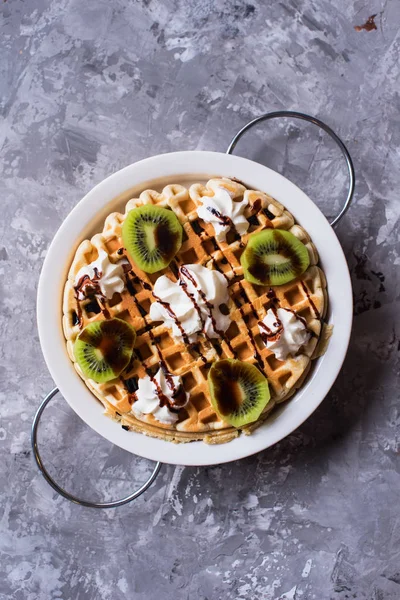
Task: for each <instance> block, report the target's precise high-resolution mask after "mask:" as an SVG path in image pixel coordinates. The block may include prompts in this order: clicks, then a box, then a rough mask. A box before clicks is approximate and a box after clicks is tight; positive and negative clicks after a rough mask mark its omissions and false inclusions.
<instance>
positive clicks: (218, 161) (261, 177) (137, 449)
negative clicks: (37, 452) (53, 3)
mask: <svg viewBox="0 0 400 600" xmlns="http://www.w3.org/2000/svg"><path fill="white" fill-rule="evenodd" d="M217 175H219V176H227V177H237V178H238V179H241V180H242V181H244V182H245V183H246V184H247V185H248V186H249V187H251V188H253V189H259V190H262V191H265V192H267V193H268V194H270V195H271V196H273V197H274V198H276V199H277V200H279V201H280V202H282V204H283V205H284V206H285V207H286V208H287V209H288V210H289V211H290V212H291V213H292V214H293V215H294V217H295V218H296V220H297V222H298V223H300V224H301V225H302V226H303V227H304V228H305V229H306V231H307V232H308V233H309V234H310V236H311V238H312V240H313V242H314V244H315V245H316V247H317V249H318V252H319V254H320V259H321V265H322V268H323V270H324V272H325V275H326V277H327V281H328V293H329V303H330V304H329V306H330V308H329V317H328V320H329V323H332V324H333V325H334V332H333V336H332V338H331V340H330V343H329V346H328V350H327V352H326V354H325V355H324V356H323V357H322V358H320V359H318V360H317V361H315V363H314V364H313V367H312V370H311V375H310V376H309V378H308V379H307V382H306V384H305V385H304V386H303V387H302V388H301V389H300V390H299V391H298V392H297V393H296V394H295V396H294V397H293V398H292V399H290V400H289V401H288V402H287V403H286V404H283V406H282V407H280V408H279V409H278V410H276V411H274V412H273V415H272V417H271V418H270V419H269V420H268V421H267V422H266V423H265V424H264V425H262V426H261V427H260V428H259V429H257V430H256V431H255V432H254V433H253V434H252V435H251V436H244V435H241V436H239V437H238V438H237V439H235V440H233V441H232V442H229V443H227V444H221V445H216V446H208V445H207V444H205V443H204V442H191V443H189V444H173V443H171V442H164V441H162V440H158V439H153V438H150V437H147V436H144V435H142V434H139V433H134V432H130V431H124V430H123V429H122V428H121V426H120V425H118V424H117V423H115V422H113V421H112V420H111V419H109V418H108V417H106V416H104V415H103V411H102V406H101V404H100V403H99V402H98V401H97V400H96V398H95V397H94V396H93V395H92V394H91V392H90V391H89V390H88V388H87V387H86V385H85V384H84V383H83V381H82V380H81V379H80V377H79V376H78V375H77V373H76V372H75V369H74V368H73V365H72V363H71V361H70V359H69V358H68V355H67V352H66V347H65V340H64V336H63V332H62V326H61V320H62V292H63V287H64V283H65V279H66V275H67V270H68V268H69V264H70V261H71V259H72V257H73V255H74V252H75V250H76V247H77V245H78V244H79V243H80V242H81V241H82V240H83V239H85V238H87V237H88V236H91V235H93V234H94V233H96V232H98V231H101V230H102V225H103V223H102V222H103V221H104V218H105V217H106V216H107V214H109V213H110V212H112V211H113V210H116V209H119V208H121V207H122V206H123V205H124V202H125V201H126V200H127V199H128V198H129V197H130V194H129V192H128V193H127V191H128V190H133V189H135V191H136V192H137V191H138V190H142V189H146V188H149V187H152V182H153V187H155V188H156V189H157V187H160V185H159V184H160V181H161V180H163V183H166V182H168V183H172V182H173V181H175V182H176V183H180V182H185V181H188V180H192V181H196V180H198V181H201V180H206V179H207V178H208V177H211V176H217ZM156 180H158V181H156ZM37 318H38V329H39V336H40V343H41V346H42V350H43V354H44V357H45V360H46V363H47V366H48V368H49V371H50V373H51V375H52V377H53V379H54V381H55V383H56V385H57V387H58V388H59V390H60V392H61V394H62V395H63V396H64V398H65V399H66V400H67V402H68V403H69V405H70V406H71V407H72V408H73V410H74V411H75V412H76V413H77V414H78V415H79V416H80V417H81V418H82V419H83V420H84V421H85V422H86V423H87V424H88V425H90V427H92V428H93V429H94V430H95V431H97V432H98V433H99V434H100V435H102V436H103V437H105V438H107V439H108V440H109V441H110V442H113V443H114V444H116V445H117V446H120V447H121V448H124V449H125V450H128V451H129V452H133V453H134V454H137V455H139V456H143V457H145V458H149V459H152V460H158V461H161V462H164V463H172V464H180V465H212V464H218V463H224V462H229V461H232V460H237V459H240V458H243V457H245V456H249V455H251V454H254V453H256V452H259V451H260V450H264V449H265V448H268V447H269V446H272V445H273V444H275V443H276V442H278V441H279V440H281V439H282V438H284V437H285V436H287V435H288V434H289V433H291V432H292V431H294V430H295V429H296V428H297V427H298V426H299V425H301V423H303V421H305V420H306V419H307V418H308V417H309V416H310V415H311V413H312V412H314V410H315V409H316V408H317V406H318V405H319V404H320V403H321V402H322V400H323V399H324V397H325V396H326V394H327V393H328V391H329V389H330V388H331V386H332V384H333V382H334V381H335V379H336V377H337V375H338V373H339V370H340V368H341V366H342V363H343V360H344V357H345V355H346V351H347V346H348V343H349V338H350V331H351V324H352V291H351V283H350V276H349V272H348V268H347V263H346V259H345V257H344V254H343V251H342V248H341V246H340V244H339V241H338V239H337V237H336V235H335V233H334V231H333V229H332V227H331V226H330V225H329V223H328V221H327V220H326V218H325V217H324V216H323V214H322V213H321V211H320V210H319V209H318V208H317V206H316V205H315V204H314V203H313V202H312V201H311V200H310V199H309V198H308V196H306V194H304V193H303V192H302V191H301V190H300V189H299V188H298V187H296V186H295V185H294V184H293V183H291V182H290V181H288V180H287V179H285V178H284V177H282V176H281V175H279V174H278V173H275V172H274V171H271V170H270V169H268V168H267V167H264V166H262V165H260V164H258V163H255V162H253V161H250V160H247V159H245V158H241V157H238V156H232V155H227V154H220V153H216V152H176V153H171V154H163V155H159V156H154V157H152V158H148V159H145V160H142V161H140V162H137V163H135V164H133V165H129V166H128V167H126V168H125V169H122V170H121V171H118V172H117V173H115V174H114V175H111V176H110V177H108V178H107V179H105V180H104V181H102V182H101V183H99V184H98V185H97V186H96V187H95V188H93V189H92V190H91V191H90V192H89V193H88V194H87V195H86V196H85V197H84V198H83V199H82V200H81V201H80V202H79V203H78V204H77V206H76V207H75V208H74V209H73V210H72V212H71V213H70V214H69V215H68V217H67V218H66V219H65V221H64V223H63V224H62V225H61V227H60V229H59V230H58V232H57V234H56V236H55V238H54V240H53V242H52V243H51V245H50V248H49V250H48V252H47V256H46V259H45V261H44V265H43V269H42V273H41V276H40V281H39V289H38V306H37Z"/></svg>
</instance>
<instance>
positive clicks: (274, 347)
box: [258, 308, 310, 360]
mask: <svg viewBox="0 0 400 600" xmlns="http://www.w3.org/2000/svg"><path fill="white" fill-rule="evenodd" d="M258 328H259V331H260V334H261V338H262V340H263V342H264V344H265V345H266V346H267V348H268V349H269V350H271V351H272V352H273V353H274V354H275V356H276V358H277V359H278V360H286V358H287V357H288V355H289V354H291V355H292V356H294V355H295V354H296V352H298V351H299V349H300V348H301V346H302V345H303V344H305V343H306V342H308V340H309V339H310V332H309V331H308V330H307V327H306V322H305V321H304V319H302V318H301V317H299V316H298V315H296V314H294V313H293V312H292V311H290V310H287V309H286V308H278V309H274V310H273V309H271V308H270V309H269V310H268V311H267V314H266V315H265V317H264V319H263V320H262V321H260V323H259V324H258Z"/></svg>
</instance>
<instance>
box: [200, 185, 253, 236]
mask: <svg viewBox="0 0 400 600" xmlns="http://www.w3.org/2000/svg"><path fill="white" fill-rule="evenodd" d="M200 201H201V203H202V205H201V206H198V207H197V214H198V216H199V217H200V218H201V219H203V221H205V222H206V223H212V225H213V227H214V231H215V239H216V240H217V241H218V242H225V241H226V234H227V233H228V231H229V230H230V229H231V227H232V225H233V227H234V228H235V229H236V231H237V232H238V234H239V235H243V234H245V233H246V231H247V230H248V228H249V222H248V220H247V219H246V217H245V216H244V214H243V212H244V209H245V208H246V206H247V200H244V199H243V200H241V201H240V202H235V201H234V199H233V195H232V194H231V193H229V192H228V190H226V189H225V188H223V187H215V188H214V195H213V196H203V197H202V198H201V199H200Z"/></svg>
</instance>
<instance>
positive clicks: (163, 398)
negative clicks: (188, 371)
mask: <svg viewBox="0 0 400 600" xmlns="http://www.w3.org/2000/svg"><path fill="white" fill-rule="evenodd" d="M167 376H168V377H167ZM181 383H182V382H181V378H180V377H177V376H175V375H171V374H169V373H168V374H167V375H166V374H165V373H164V371H163V370H162V369H159V370H158V371H157V373H156V374H155V375H154V377H149V376H148V375H146V377H143V379H139V382H138V386H139V387H138V389H137V391H136V398H137V400H136V401H135V402H134V403H133V405H132V412H133V413H134V414H135V415H136V416H137V417H139V418H140V417H141V416H143V415H149V414H152V415H153V416H154V418H155V419H157V421H159V422H160V423H166V424H168V425H173V424H174V423H176V422H177V420H178V414H177V410H179V409H180V408H182V407H183V406H185V404H186V403H187V400H188V396H187V393H186V392H185V391H184V390H183V388H182V386H181ZM178 391H180V393H179V398H180V402H179V406H178V405H177V406H176V408H175V410H174V411H173V410H171V407H174V404H175V397H174V396H176V393H177V392H178ZM182 394H184V402H182V398H181V396H182Z"/></svg>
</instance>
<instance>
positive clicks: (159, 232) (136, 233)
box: [122, 204, 182, 273]
mask: <svg viewBox="0 0 400 600" xmlns="http://www.w3.org/2000/svg"><path fill="white" fill-rule="evenodd" d="M122 240H123V242H124V246H125V248H126V249H127V251H128V254H129V255H130V257H131V258H132V260H133V262H134V263H135V264H136V265H137V266H138V267H139V269H142V271H144V272H145V273H157V271H161V270H162V269H165V268H166V267H168V265H169V263H170V262H171V260H172V259H173V258H174V256H175V254H176V253H177V252H178V250H179V248H180V247H181V245H182V225H181V224H180V222H179V220H178V217H177V216H176V214H175V213H174V212H173V211H172V210H168V209H167V208H163V207H162V206H154V205H153V204H145V205H144V206H138V207H137V208H134V209H133V210H130V211H129V213H128V214H127V216H126V219H125V221H124V224H123V226H122Z"/></svg>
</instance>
